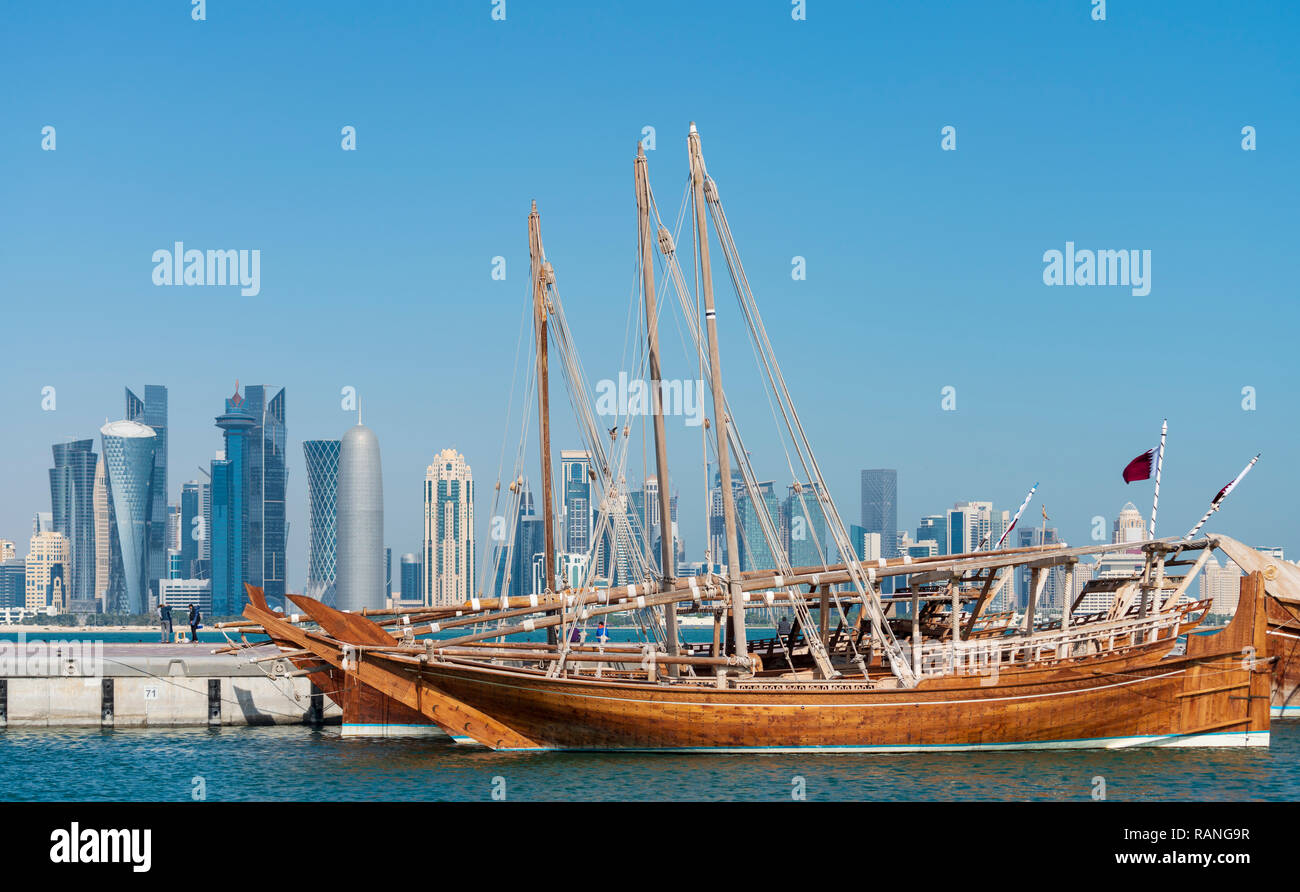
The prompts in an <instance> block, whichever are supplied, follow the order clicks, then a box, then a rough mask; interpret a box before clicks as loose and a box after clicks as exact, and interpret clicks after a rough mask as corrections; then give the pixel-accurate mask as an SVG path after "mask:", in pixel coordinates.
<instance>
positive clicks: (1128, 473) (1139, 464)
mask: <svg viewBox="0 0 1300 892" xmlns="http://www.w3.org/2000/svg"><path fill="white" fill-rule="evenodd" d="M1155 470H1156V451H1155V450H1154V449H1148V450H1147V451H1146V452H1144V453H1142V454H1141V455H1139V456H1138V457H1137V458H1135V459H1133V460H1132V461H1131V462H1129V463H1128V464H1127V465H1125V466H1124V482H1125V483H1132V482H1134V481H1135V480H1149V479H1151V475H1152V474H1154V473H1155Z"/></svg>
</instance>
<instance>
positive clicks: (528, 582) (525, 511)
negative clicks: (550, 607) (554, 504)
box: [508, 480, 546, 595]
mask: <svg viewBox="0 0 1300 892" xmlns="http://www.w3.org/2000/svg"><path fill="white" fill-rule="evenodd" d="M545 555H546V528H545V520H544V519H543V517H542V515H540V514H538V513H537V512H536V510H535V508H534V505H533V494H532V492H531V491H530V490H529V489H528V481H527V480H525V481H524V483H523V489H522V490H521V491H520V493H519V515H518V518H517V519H516V521H515V546H514V555H513V559H512V566H511V569H510V585H509V586H508V588H509V589H510V593H511V594H513V595H540V594H541V593H542V591H543V590H544V589H539V588H534V586H533V561H534V560H535V559H536V558H537V557H539V556H541V557H543V558H544V557H545ZM542 564H543V566H545V560H543V562H542ZM542 572H543V575H545V570H543V571H542Z"/></svg>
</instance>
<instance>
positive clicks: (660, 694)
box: [249, 574, 1271, 752]
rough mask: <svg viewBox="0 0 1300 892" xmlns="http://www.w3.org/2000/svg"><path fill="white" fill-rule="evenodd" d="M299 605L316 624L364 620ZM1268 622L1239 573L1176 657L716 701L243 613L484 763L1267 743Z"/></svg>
mask: <svg viewBox="0 0 1300 892" xmlns="http://www.w3.org/2000/svg"><path fill="white" fill-rule="evenodd" d="M305 601H306V599H304V602H305ZM300 606H302V607H304V609H307V610H310V612H311V613H312V615H313V616H314V617H315V618H317V619H318V620H321V621H322V622H323V623H324V624H330V625H334V624H336V623H347V624H348V627H349V628H351V629H356V628H358V627H359V626H360V623H362V622H369V621H368V620H361V619H360V618H359V617H355V616H348V615H346V614H339V613H338V612H337V611H333V610H332V608H328V607H325V606H324V605H319V604H308V603H302V604H300ZM1265 609H1266V607H1265V595H1264V588H1263V577H1262V576H1261V575H1259V574H1252V576H1250V577H1249V578H1247V579H1246V580H1244V581H1243V584H1242V594H1241V603H1240V606H1239V608H1238V611H1237V614H1236V615H1235V616H1234V618H1233V620H1232V622H1231V623H1230V624H1229V625H1228V626H1227V627H1226V628H1225V629H1223V630H1222V631H1220V632H1218V633H1215V634H1211V635H1193V636H1190V637H1189V638H1188V644H1187V648H1186V652H1185V653H1183V654H1182V655H1180V656H1166V655H1161V656H1152V655H1151V654H1150V652H1149V651H1147V650H1145V649H1139V650H1138V651H1137V652H1135V653H1131V654H1130V653H1124V652H1119V653H1103V654H1101V655H1097V656H1081V657H1064V658H1061V659H1055V660H1039V661H1037V662H1034V663H1030V664H1026V665H1019V666H1017V665H1010V666H1007V667H1005V668H998V667H996V666H990V667H986V668H985V669H983V670H976V671H957V672H952V673H949V674H944V675H936V676H933V677H926V678H923V679H922V680H921V681H920V682H919V683H918V684H916V685H915V686H914V687H910V688H904V687H900V686H897V685H895V684H888V683H885V684H882V683H880V682H877V681H871V680H864V679H861V678H857V679H854V678H849V677H846V678H842V679H834V680H813V679H810V678H788V677H787V678H774V679H752V678H751V679H734V680H731V681H729V682H728V683H726V684H724V685H723V686H721V687H719V685H718V682H717V680H716V679H708V678H703V679H693V680H686V679H682V678H678V679H675V680H673V681H671V682H669V681H668V680H667V679H666V678H664V677H661V676H660V674H659V673H658V672H657V671H654V670H652V671H651V672H650V673H645V672H643V673H642V678H641V679H640V680H635V681H634V680H632V679H630V678H627V677H624V678H611V679H606V678H598V677H594V676H593V675H591V674H582V675H577V676H570V677H553V676H548V675H547V673H546V672H545V671H544V670H541V669H525V668H521V667H508V666H505V665H494V664H491V663H488V662H485V661H480V660H475V659H470V658H461V659H457V658H452V657H448V656H445V655H441V654H439V653H438V650H437V648H436V647H432V646H431V647H429V648H427V651H426V653H415V652H407V653H403V652H401V650H400V649H399V648H397V647H395V646H385V645H378V646H376V647H374V648H373V649H372V648H369V647H367V646H366V645H364V644H361V643H360V641H355V642H353V643H343V642H340V641H338V640H337V639H336V640H333V641H331V640H329V639H328V638H327V637H326V636H323V635H320V634H318V633H311V632H302V631H299V632H298V633H297V634H296V635H295V634H293V633H290V632H288V631H286V630H285V629H283V628H280V626H281V624H283V625H289V624H287V623H285V621H284V620H282V619H279V618H278V617H274V616H271V615H268V614H262V613H261V612H260V611H258V610H257V609H256V608H250V613H249V618H250V619H257V620H259V621H261V622H262V623H263V624H264V625H265V626H266V627H267V628H268V630H272V629H275V630H276V631H277V632H278V633H279V634H280V635H282V636H283V637H284V639H285V640H290V639H293V638H295V637H296V638H297V640H298V641H299V642H300V643H302V644H304V645H305V646H306V647H308V648H311V649H313V650H314V652H316V653H317V654H318V655H319V656H321V657H322V658H323V659H325V660H326V661H328V662H333V663H334V664H336V665H338V666H341V667H344V668H349V669H350V670H351V671H353V672H355V673H357V674H358V676H359V677H360V678H362V679H363V680H364V681H365V682H366V683H367V684H370V685H372V686H374V687H376V689H378V690H380V691H383V692H385V693H386V694H388V695H389V696H393V697H396V698H398V699H400V700H401V701H402V702H403V703H405V704H406V705H408V706H410V707H412V708H418V709H420V710H421V712H422V713H423V714H424V715H426V716H427V717H429V718H430V719H431V720H433V721H437V722H439V723H440V724H443V725H444V727H446V726H447V723H449V722H458V721H459V720H460V718H461V717H462V715H464V716H470V715H477V716H478V717H479V718H480V722H479V723H476V722H473V721H466V722H465V723H464V724H463V725H452V727H450V728H449V730H451V731H455V732H458V733H464V734H468V735H469V736H471V737H473V738H474V739H476V740H478V741H479V742H481V743H483V744H485V745H487V746H490V747H493V748H496V749H566V750H586V749H595V750H604V749H631V750H656V751H662V750H689V751H715V752H716V751H744V750H769V751H802V750H813V751H816V750H830V751H876V750H881V751H885V750H888V751H907V750H933V749H987V748H991V749H1018V748H1035V747H1062V748H1077V747H1124V746H1142V745H1147V746H1205V745H1211V746H1256V745H1266V744H1267V742H1268V729H1269V708H1268V706H1269V685H1270V675H1271V665H1270V663H1271V660H1270V659H1268V658H1265V657H1256V656H1254V655H1255V654H1262V653H1264V652H1265V650H1266V648H1267V637H1266V616H1265ZM358 621H360V622H358ZM370 625H371V627H372V629H373V630H375V631H378V632H379V634H386V633H383V632H382V631H381V630H379V629H378V627H377V626H374V624H373V623H371V624H370ZM352 637H354V638H356V639H360V638H362V636H361V635H359V634H356V633H355V632H354V633H353V635H352ZM365 637H367V638H372V639H375V640H377V639H378V636H377V635H375V634H373V633H372V634H370V635H367V636H365ZM395 644H396V642H394V645H395ZM431 644H432V643H431ZM1166 646H1167V647H1169V648H1172V642H1171V641H1167V642H1166ZM430 653H431V654H432V656H430ZM601 656H602V657H603V658H604V659H603V662H604V663H605V664H606V665H607V666H613V667H628V666H631V667H633V671H635V670H636V669H637V668H639V663H638V662H637V661H636V658H637V656H638V655H637V654H636V653H629V654H625V655H620V654H618V653H606V654H602V655H601ZM652 677H653V680H652ZM451 704H455V705H456V707H457V708H459V709H460V710H461V714H455V713H454V712H453V710H452V709H450V708H449V706H450V705H451ZM483 719H486V721H483ZM506 729H508V730H509V731H510V732H512V733H509V734H507V733H504V732H505V730H506Z"/></svg>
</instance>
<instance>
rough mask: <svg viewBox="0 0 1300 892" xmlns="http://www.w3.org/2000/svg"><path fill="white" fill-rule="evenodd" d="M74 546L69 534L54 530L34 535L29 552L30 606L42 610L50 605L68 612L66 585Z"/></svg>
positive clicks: (28, 585)
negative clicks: (69, 540) (72, 546)
mask: <svg viewBox="0 0 1300 892" xmlns="http://www.w3.org/2000/svg"><path fill="white" fill-rule="evenodd" d="M71 560H72V548H71V545H70V544H69V542H68V537H67V536H65V535H63V534H62V533H56V532H53V531H41V532H38V533H33V534H32V540H31V548H30V550H29V551H28V552H27V579H26V588H27V604H26V606H27V609H28V610H39V609H41V608H42V607H45V606H47V605H49V606H54V607H57V608H59V609H60V610H61V611H66V610H67V607H68V600H67V598H68V596H67V584H68V570H69V563H70V562H71Z"/></svg>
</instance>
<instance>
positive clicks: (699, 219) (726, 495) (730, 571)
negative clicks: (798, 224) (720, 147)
mask: <svg viewBox="0 0 1300 892" xmlns="http://www.w3.org/2000/svg"><path fill="white" fill-rule="evenodd" d="M686 144H687V147H688V151H689V152H690V156H691V190H692V194H693V196H694V198H693V201H692V204H694V205H695V250H696V252H697V256H698V257H699V260H700V281H701V284H702V286H703V290H704V323H705V325H706V326H707V327H708V329H707V330H708V335H709V375H710V379H711V381H712V389H713V420H714V423H715V424H716V426H717V430H716V431H715V432H714V435H715V437H716V438H717V447H718V448H717V452H718V475H719V478H720V485H721V488H722V516H723V521H724V524H725V526H726V530H727V577H728V578H727V590H728V592H729V594H730V595H731V623H732V638H733V640H734V641H735V644H736V656H738V657H747V656H748V655H749V641H748V639H747V638H746V637H745V594H744V592H743V591H741V583H740V547H739V544H738V539H737V537H736V495H735V493H734V492H732V489H731V454H730V449H731V447H730V443H729V441H728V431H729V430H730V428H731V419H729V418H728V417H727V405H726V398H725V397H724V396H723V394H722V361H721V360H720V359H719V358H718V318H717V317H718V313H717V310H716V309H714V306H713V268H712V266H711V265H710V264H709V230H708V226H707V224H706V222H705V219H704V208H705V197H704V184H705V179H706V175H705V172H704V155H703V154H702V153H701V151H700V134H699V131H697V130H696V129H695V122H694V121H692V122H691V132H690V134H689V135H688V136H687V138H686ZM661 497H662V494H661Z"/></svg>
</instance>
